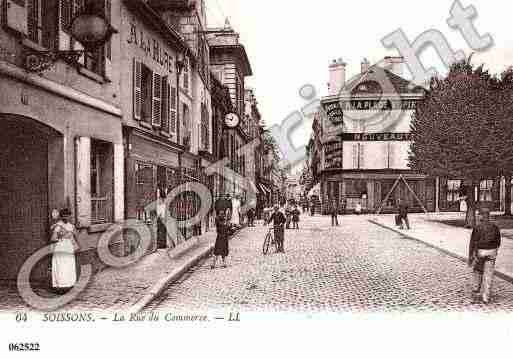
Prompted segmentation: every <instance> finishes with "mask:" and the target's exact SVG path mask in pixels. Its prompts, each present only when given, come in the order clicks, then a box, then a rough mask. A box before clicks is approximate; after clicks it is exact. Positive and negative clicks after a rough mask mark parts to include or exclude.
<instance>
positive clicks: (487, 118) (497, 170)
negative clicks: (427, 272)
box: [409, 59, 513, 226]
mask: <svg viewBox="0 0 513 359" xmlns="http://www.w3.org/2000/svg"><path fill="white" fill-rule="evenodd" d="M512 78H513V76H512V75H511V74H510V73H505V74H503V76H501V78H498V77H497V76H492V75H490V74H489V73H488V71H485V70H483V66H479V67H477V68H474V67H473V66H472V65H471V64H470V59H468V60H466V61H462V62H458V63H456V64H454V65H453V66H451V68H450V71H449V73H448V75H447V77H446V78H445V79H436V78H433V79H431V83H430V89H429V90H428V91H427V93H426V96H425V98H424V101H422V102H421V103H419V104H418V106H417V109H416V111H415V113H414V116H413V120H412V124H411V132H412V136H413V141H412V144H411V148H410V157H409V159H410V166H411V168H413V169H415V170H417V171H419V172H421V173H426V174H428V175H431V176H440V177H453V178H462V179H464V191H466V194H467V200H468V201H467V202H468V203H467V204H468V212H467V219H466V225H467V226H473V225H474V224H475V210H476V208H477V204H476V203H475V200H474V192H475V190H476V186H477V185H478V184H479V182H480V180H482V179H485V178H494V177H499V176H508V175H510V174H511V173H513V151H512V146H513V102H512V100H513V96H512V93H513V91H512V89H513V80H512Z"/></svg>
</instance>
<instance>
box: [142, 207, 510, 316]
mask: <svg viewBox="0 0 513 359" xmlns="http://www.w3.org/2000/svg"><path fill="white" fill-rule="evenodd" d="M369 219H370V217H367V216H344V217H343V218H341V221H340V224H341V226H340V227H337V228H332V227H330V218H329V217H320V216H317V217H314V218H311V217H308V216H303V218H302V221H301V222H300V226H301V229H300V230H299V231H297V232H296V231H293V230H291V231H287V232H286V239H285V250H286V253H285V254H271V255H267V256H264V255H262V242H263V239H264V235H265V232H266V230H267V229H266V228H264V227H262V226H258V227H256V228H249V229H245V230H244V231H242V232H241V233H240V235H239V236H238V238H236V240H234V241H232V242H231V243H230V257H229V266H228V268H227V269H221V268H220V269H216V270H211V269H210V261H203V262H202V263H201V264H199V265H198V266H196V267H195V268H193V269H191V270H190V271H189V273H188V274H187V275H186V276H184V277H183V278H182V280H180V281H178V282H175V283H174V284H173V285H171V286H170V287H169V288H168V289H167V290H166V291H164V292H163V293H162V295H161V296H159V297H158V298H157V299H155V300H154V301H153V302H152V303H151V304H150V305H149V306H148V307H147V308H146V309H147V310H161V311H173V312H190V311H202V312H203V311H210V312H219V313H225V314H226V313H228V312H235V311H245V312H248V311H267V312H269V311H270V312H273V311H301V312H304V311H306V312H323V311H327V312H347V311H350V312H362V311H363V312H398V311H399V312H407V311H413V312H415V313H418V312H426V313H431V312H433V311H442V312H446V311H457V312H461V311H470V312H484V313H497V312H500V313H506V312H507V313H511V312H513V285H511V284H510V283H509V282H506V281H504V280H501V279H497V280H496V282H495V285H494V290H493V298H492V299H493V303H492V304H491V305H489V306H484V305H481V304H472V303H471V289H472V288H471V278H472V273H471V271H470V269H469V268H468V267H467V266H466V264H464V263H462V262H461V261H460V260H459V259H456V258H454V257H452V256H449V255H446V254H444V253H442V252H440V251H439V250H437V249H435V248H433V247H430V246H426V245H424V244H423V243H421V242H418V241H413V240H410V239H407V238H405V237H404V236H402V235H400V234H398V233H394V232H392V231H390V230H388V229H384V228H382V227H380V226H377V225H374V224H371V223H369V222H368V220H369Z"/></svg>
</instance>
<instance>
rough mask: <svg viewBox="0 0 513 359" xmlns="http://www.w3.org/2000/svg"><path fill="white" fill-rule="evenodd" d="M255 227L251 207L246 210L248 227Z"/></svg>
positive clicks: (253, 211) (253, 213) (253, 209)
mask: <svg viewBox="0 0 513 359" xmlns="http://www.w3.org/2000/svg"><path fill="white" fill-rule="evenodd" d="M254 226H255V208H253V207H251V208H250V209H249V210H248V227H254Z"/></svg>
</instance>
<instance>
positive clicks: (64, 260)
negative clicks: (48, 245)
mask: <svg viewBox="0 0 513 359" xmlns="http://www.w3.org/2000/svg"><path fill="white" fill-rule="evenodd" d="M70 216H71V211H70V210H69V209H63V210H61V211H60V213H59V221H58V222H57V223H55V224H54V225H53V226H52V237H51V241H52V243H55V248H54V252H53V255H52V287H53V289H54V290H55V291H56V292H57V293H66V292H67V291H69V290H71V289H72V288H73V287H74V286H75V284H76V282H77V265H76V258H75V246H76V230H75V226H74V225H73V224H72V223H70V222H69V218H70Z"/></svg>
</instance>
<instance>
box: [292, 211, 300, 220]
mask: <svg viewBox="0 0 513 359" xmlns="http://www.w3.org/2000/svg"><path fill="white" fill-rule="evenodd" d="M292 222H299V209H297V208H296V209H294V210H293V211H292Z"/></svg>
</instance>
